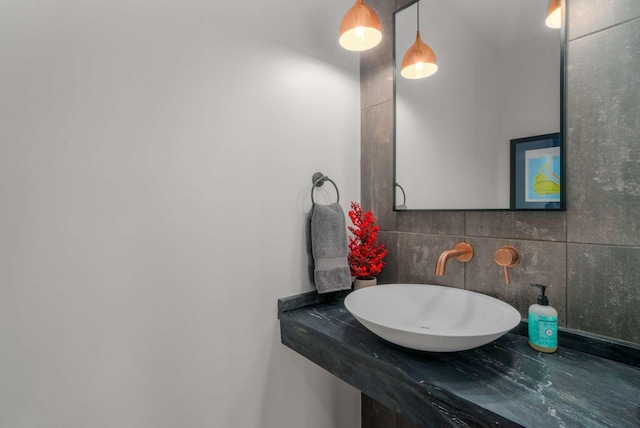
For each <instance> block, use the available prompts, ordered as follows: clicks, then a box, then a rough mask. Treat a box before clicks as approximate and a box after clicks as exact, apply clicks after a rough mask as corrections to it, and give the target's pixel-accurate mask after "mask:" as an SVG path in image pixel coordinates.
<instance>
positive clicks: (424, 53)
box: [400, 30, 438, 79]
mask: <svg viewBox="0 0 640 428" xmlns="http://www.w3.org/2000/svg"><path fill="white" fill-rule="evenodd" d="M436 71H438V64H436V54H435V53H434V52H433V49H431V48H430V47H429V45H427V44H425V43H423V42H422V39H421V38H420V30H418V31H417V33H416V41H415V43H414V44H413V45H412V46H411V47H410V48H409V50H408V51H407V53H406V54H404V58H402V71H401V72H400V74H401V75H402V77H404V78H406V79H422V78H424V77H429V76H431V75H432V74H434V73H435V72H436Z"/></svg>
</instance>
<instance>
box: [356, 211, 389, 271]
mask: <svg viewBox="0 0 640 428" xmlns="http://www.w3.org/2000/svg"><path fill="white" fill-rule="evenodd" d="M349 218H351V222H352V223H353V226H348V229H349V230H350V231H351V233H353V235H354V236H350V237H349V255H348V257H347V258H348V260H349V267H350V269H351V276H355V277H356V278H371V277H374V276H376V275H378V274H379V273H380V272H381V271H382V268H383V267H384V265H385V262H384V261H383V260H382V259H383V258H384V256H386V255H387V250H386V249H385V248H384V244H382V243H380V244H378V230H379V229H380V226H378V225H377V224H376V218H375V217H374V216H373V214H372V213H371V211H367V212H363V211H362V207H361V206H360V204H359V203H358V202H351V211H349Z"/></svg>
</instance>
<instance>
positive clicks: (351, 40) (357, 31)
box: [340, 0, 382, 51]
mask: <svg viewBox="0 0 640 428" xmlns="http://www.w3.org/2000/svg"><path fill="white" fill-rule="evenodd" d="M381 40H382V26H381V25H380V20H379V19H378V15H376V12H375V11H374V10H373V9H371V8H370V7H369V6H367V5H366V4H364V1H363V0H356V2H355V4H354V5H353V6H352V7H351V9H349V10H348V11H347V13H346V14H345V15H344V18H342V23H341V24H340V45H341V46H342V47H343V48H345V49H347V50H350V51H366V50H368V49H371V48H373V47H375V46H377V45H378V44H379V43H380V41H381Z"/></svg>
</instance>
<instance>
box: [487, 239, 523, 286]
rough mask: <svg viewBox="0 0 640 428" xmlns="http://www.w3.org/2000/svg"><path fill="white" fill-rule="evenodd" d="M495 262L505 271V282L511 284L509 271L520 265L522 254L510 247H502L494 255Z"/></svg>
mask: <svg viewBox="0 0 640 428" xmlns="http://www.w3.org/2000/svg"><path fill="white" fill-rule="evenodd" d="M493 260H495V262H496V263H497V264H498V265H499V266H502V267H503V269H504V281H505V282H506V283H507V284H510V283H511V281H510V280H509V269H508V268H510V267H514V266H516V265H517V264H518V263H520V252H519V251H518V250H517V249H516V248H514V247H511V246H509V245H505V246H503V247H500V248H499V249H498V250H497V251H496V252H495V254H494V255H493Z"/></svg>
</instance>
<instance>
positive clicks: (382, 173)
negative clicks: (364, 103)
mask: <svg viewBox="0 0 640 428" xmlns="http://www.w3.org/2000/svg"><path fill="white" fill-rule="evenodd" d="M361 126H362V130H361V133H362V148H361V161H360V168H361V170H360V186H361V191H360V193H361V195H362V196H361V197H362V207H363V208H365V209H370V210H372V211H373V215H374V216H376V218H377V219H378V224H379V225H380V228H381V229H382V230H395V228H396V219H395V212H394V211H393V103H392V102H391V101H388V102H386V103H382V104H378V105H376V106H374V107H371V108H368V109H364V110H363V111H362V125H361Z"/></svg>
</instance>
